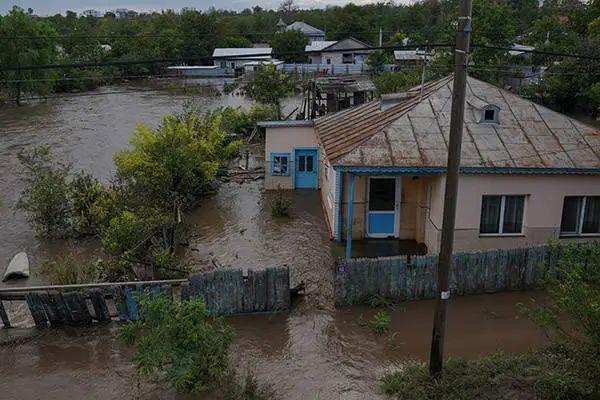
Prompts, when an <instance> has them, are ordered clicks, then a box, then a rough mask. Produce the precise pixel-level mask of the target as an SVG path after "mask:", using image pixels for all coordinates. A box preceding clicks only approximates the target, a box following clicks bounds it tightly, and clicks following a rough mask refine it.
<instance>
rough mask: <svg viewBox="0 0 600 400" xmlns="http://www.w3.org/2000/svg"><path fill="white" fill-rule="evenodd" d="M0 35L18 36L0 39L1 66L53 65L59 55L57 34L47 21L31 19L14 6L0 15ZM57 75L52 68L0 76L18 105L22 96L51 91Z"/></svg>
mask: <svg viewBox="0 0 600 400" xmlns="http://www.w3.org/2000/svg"><path fill="white" fill-rule="evenodd" d="M0 36H20V37H21V38H19V39H17V40H0V65H2V66H3V67H20V66H30V65H43V64H52V63H54V62H55V61H56V58H57V56H58V46H57V43H56V39H55V36H56V31H55V30H54V29H53V28H52V27H51V26H50V24H48V23H47V22H46V21H43V20H38V19H33V18H32V17H31V15H29V14H27V13H26V12H25V11H23V9H22V8H19V7H17V6H15V7H13V8H12V10H11V11H10V12H9V13H8V15H6V16H0ZM55 79H56V72H55V70H52V69H41V70H17V71H8V72H4V73H2V74H1V75H0V80H1V81H2V86H3V87H4V88H6V90H7V92H8V96H9V97H10V98H12V99H14V100H15V101H16V103H17V104H20V103H21V99H22V97H23V96H28V95H35V94H37V95H44V94H47V93H49V92H50V91H52V88H53V86H54V81H55Z"/></svg>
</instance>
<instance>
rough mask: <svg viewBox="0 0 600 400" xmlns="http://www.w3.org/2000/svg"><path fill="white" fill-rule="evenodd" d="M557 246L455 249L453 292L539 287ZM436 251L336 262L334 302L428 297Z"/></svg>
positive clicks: (554, 259)
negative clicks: (429, 254)
mask: <svg viewBox="0 0 600 400" xmlns="http://www.w3.org/2000/svg"><path fill="white" fill-rule="evenodd" d="M558 257H559V252H558V251H554V250H553V249H552V248H551V247H548V246H538V247H528V248H517V249H507V250H490V251H482V252H476V253H457V254H455V255H454V256H453V257H452V268H451V270H450V291H451V292H452V293H453V294H458V295H462V294H476V293H491V292H498V291H508V290H524V289H531V288H536V287H539V286H540V284H541V282H542V280H543V278H544V277H545V276H546V275H547V274H553V273H554V272H555V271H556V263H557V260H558ZM437 260H438V258H437V256H418V257H411V259H410V260H407V257H406V256H398V257H385V258H358V259H353V260H349V261H346V262H345V263H343V264H339V265H337V267H336V272H335V303H336V306H345V305H350V304H361V303H365V302H368V300H369V299H370V298H372V297H373V296H381V297H386V298H391V299H397V300H414V299H427V298H432V297H434V295H435V292H436V288H437Z"/></svg>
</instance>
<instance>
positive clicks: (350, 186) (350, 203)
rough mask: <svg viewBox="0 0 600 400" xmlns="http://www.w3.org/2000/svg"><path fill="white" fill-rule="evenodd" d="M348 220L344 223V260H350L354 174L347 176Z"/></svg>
mask: <svg viewBox="0 0 600 400" xmlns="http://www.w3.org/2000/svg"><path fill="white" fill-rule="evenodd" d="M348 178H349V184H348V220H347V222H346V260H349V259H351V258H352V212H353V208H354V174H349V176H348Z"/></svg>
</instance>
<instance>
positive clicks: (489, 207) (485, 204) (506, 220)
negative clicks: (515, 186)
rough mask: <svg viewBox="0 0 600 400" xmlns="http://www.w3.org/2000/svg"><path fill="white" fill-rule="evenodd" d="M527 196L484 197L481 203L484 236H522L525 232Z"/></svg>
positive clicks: (481, 227)
mask: <svg viewBox="0 0 600 400" xmlns="http://www.w3.org/2000/svg"><path fill="white" fill-rule="evenodd" d="M524 207H525V196H488V195H486V196H483V199H482V202H481V222H480V225H479V233H480V234H482V235H520V234H522V232H523V210H524Z"/></svg>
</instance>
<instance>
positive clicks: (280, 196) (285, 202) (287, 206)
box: [271, 188, 292, 217]
mask: <svg viewBox="0 0 600 400" xmlns="http://www.w3.org/2000/svg"><path fill="white" fill-rule="evenodd" d="M291 211H292V201H291V200H290V199H289V197H288V196H287V195H286V193H285V191H284V190H283V189H281V188H278V189H277V191H276V192H275V196H274V197H273V199H272V200H271V214H272V215H273V216H274V217H289V216H290V214H291Z"/></svg>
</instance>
